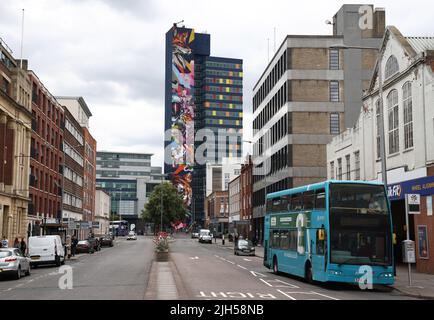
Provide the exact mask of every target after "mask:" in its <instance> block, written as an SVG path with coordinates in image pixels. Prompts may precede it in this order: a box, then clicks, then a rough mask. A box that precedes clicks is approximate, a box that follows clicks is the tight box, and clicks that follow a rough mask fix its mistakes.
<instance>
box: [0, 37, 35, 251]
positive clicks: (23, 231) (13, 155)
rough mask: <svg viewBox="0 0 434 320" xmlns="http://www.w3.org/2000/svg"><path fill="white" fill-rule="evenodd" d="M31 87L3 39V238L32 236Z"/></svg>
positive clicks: (0, 54)
mask: <svg viewBox="0 0 434 320" xmlns="http://www.w3.org/2000/svg"><path fill="white" fill-rule="evenodd" d="M30 97H31V84H30V81H29V80H28V77H27V72H26V71H25V70H24V69H23V68H22V67H21V63H17V61H15V59H14V58H13V56H12V52H11V50H10V49H9V48H8V46H7V45H6V44H5V43H4V42H3V41H2V39H1V38H0V236H1V237H6V238H7V239H8V240H9V243H13V240H14V239H15V238H16V237H19V238H25V237H27V236H28V217H27V213H28V206H29V190H28V189H29V188H28V185H29V175H30V170H29V169H30V157H29V155H30V139H31V122H32V112H31V110H32V107H31V105H30V103H31V101H30Z"/></svg>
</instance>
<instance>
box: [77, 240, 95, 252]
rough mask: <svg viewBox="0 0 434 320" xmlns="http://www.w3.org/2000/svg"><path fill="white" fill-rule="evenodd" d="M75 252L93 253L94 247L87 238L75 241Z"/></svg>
mask: <svg viewBox="0 0 434 320" xmlns="http://www.w3.org/2000/svg"><path fill="white" fill-rule="evenodd" d="M76 252H77V253H94V252H95V249H94V247H93V245H92V244H91V243H90V242H89V240H81V241H78V243H77V248H76Z"/></svg>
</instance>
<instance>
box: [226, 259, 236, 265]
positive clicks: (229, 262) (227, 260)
mask: <svg viewBox="0 0 434 320" xmlns="http://www.w3.org/2000/svg"><path fill="white" fill-rule="evenodd" d="M226 262H229V263H230V264H235V262H232V261H229V260H226Z"/></svg>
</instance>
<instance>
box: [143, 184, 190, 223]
mask: <svg viewBox="0 0 434 320" xmlns="http://www.w3.org/2000/svg"><path fill="white" fill-rule="evenodd" d="M161 211H162V212H163V226H165V225H169V224H170V223H171V222H175V221H179V220H181V221H182V220H184V218H185V216H186V214H187V209H186V208H185V205H184V201H183V198H182V195H181V194H179V193H178V190H177V189H176V188H175V187H174V186H173V185H172V184H171V183H162V184H159V185H158V186H156V187H155V188H154V190H153V191H152V193H151V196H150V197H149V201H148V203H146V205H145V208H144V210H142V218H143V219H144V220H145V221H146V222H153V223H154V225H155V226H156V227H157V226H160V224H161V222H160V221H161ZM158 229H159V228H158ZM158 229H157V228H155V230H158ZM161 229H162V228H161Z"/></svg>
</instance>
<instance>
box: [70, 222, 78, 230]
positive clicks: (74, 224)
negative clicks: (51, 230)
mask: <svg viewBox="0 0 434 320" xmlns="http://www.w3.org/2000/svg"><path fill="white" fill-rule="evenodd" d="M68 229H77V223H76V222H75V221H74V220H69V221H68Z"/></svg>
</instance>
